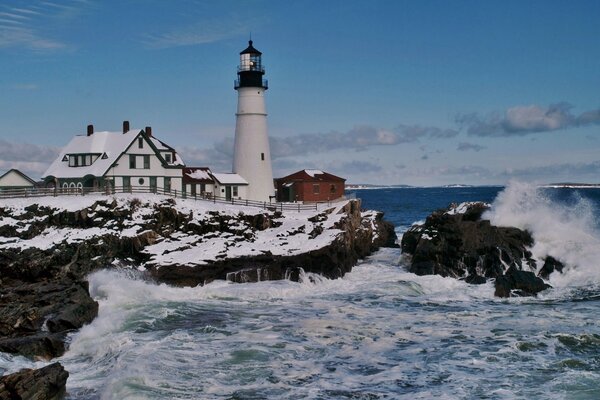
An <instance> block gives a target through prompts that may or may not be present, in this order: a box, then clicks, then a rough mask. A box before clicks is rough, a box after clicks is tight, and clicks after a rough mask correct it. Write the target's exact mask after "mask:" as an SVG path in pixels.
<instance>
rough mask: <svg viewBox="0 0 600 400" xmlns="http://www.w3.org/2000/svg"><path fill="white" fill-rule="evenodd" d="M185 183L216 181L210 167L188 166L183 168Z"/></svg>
mask: <svg viewBox="0 0 600 400" xmlns="http://www.w3.org/2000/svg"><path fill="white" fill-rule="evenodd" d="M183 183H214V180H213V178H212V173H211V171H210V168H208V167H188V168H184V169H183Z"/></svg>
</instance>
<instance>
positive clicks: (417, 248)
mask: <svg viewBox="0 0 600 400" xmlns="http://www.w3.org/2000/svg"><path fill="white" fill-rule="evenodd" d="M487 209H489V205H487V204H485V203H465V204H462V205H460V206H457V205H451V206H450V207H448V208H447V209H443V210H438V211H435V212H433V213H432V214H431V215H430V216H429V217H427V219H426V221H425V223H424V224H423V225H417V226H413V227H411V228H410V229H409V230H408V231H407V232H406V233H405V234H404V236H403V237H402V241H401V246H402V252H403V253H405V254H409V255H410V256H411V259H410V266H409V270H410V271H411V272H414V273H415V274H417V275H432V274H437V275H442V276H449V277H454V278H460V279H465V281H466V282H468V283H472V284H481V283H485V282H486V280H487V279H496V282H497V283H496V293H497V295H498V296H504V295H510V293H513V294H520V295H533V294H535V293H537V292H539V291H540V290H544V289H546V288H547V287H548V286H544V285H545V284H543V281H542V280H541V279H540V280H539V281H538V280H536V279H531V277H533V278H535V274H534V273H533V272H530V271H535V268H536V262H535V260H534V259H533V258H532V254H531V252H530V251H529V248H530V247H531V246H532V245H533V238H532V236H531V234H530V233H529V232H527V231H524V230H520V229H518V228H513V227H498V226H493V225H491V224H490V221H488V220H485V219H481V217H482V215H483V214H484V212H485V211H486V210H487ZM509 271H510V273H509ZM505 273H506V274H508V275H505ZM530 275H531V276H530ZM540 282H541V284H540Z"/></svg>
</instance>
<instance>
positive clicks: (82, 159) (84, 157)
mask: <svg viewBox="0 0 600 400" xmlns="http://www.w3.org/2000/svg"><path fill="white" fill-rule="evenodd" d="M98 156H99V154H69V156H68V161H69V167H87V166H88V165H92V164H93V163H94V161H96V160H97V159H98ZM63 161H67V156H65V157H64V158H63Z"/></svg>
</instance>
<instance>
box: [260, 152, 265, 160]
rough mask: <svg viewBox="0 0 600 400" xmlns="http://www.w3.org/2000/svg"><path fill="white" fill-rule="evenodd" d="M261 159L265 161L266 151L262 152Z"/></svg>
mask: <svg viewBox="0 0 600 400" xmlns="http://www.w3.org/2000/svg"><path fill="white" fill-rule="evenodd" d="M260 159H261V160H262V161H265V153H260Z"/></svg>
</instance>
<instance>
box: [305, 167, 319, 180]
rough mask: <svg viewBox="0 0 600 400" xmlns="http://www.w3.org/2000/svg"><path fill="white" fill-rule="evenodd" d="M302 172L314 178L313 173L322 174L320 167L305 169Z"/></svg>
mask: <svg viewBox="0 0 600 400" xmlns="http://www.w3.org/2000/svg"><path fill="white" fill-rule="evenodd" d="M304 172H306V173H307V174H308V175H310V177H311V178H314V177H315V175H323V171H321V170H320V169H305V170H304Z"/></svg>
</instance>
